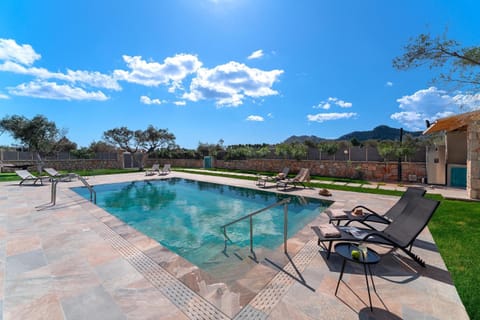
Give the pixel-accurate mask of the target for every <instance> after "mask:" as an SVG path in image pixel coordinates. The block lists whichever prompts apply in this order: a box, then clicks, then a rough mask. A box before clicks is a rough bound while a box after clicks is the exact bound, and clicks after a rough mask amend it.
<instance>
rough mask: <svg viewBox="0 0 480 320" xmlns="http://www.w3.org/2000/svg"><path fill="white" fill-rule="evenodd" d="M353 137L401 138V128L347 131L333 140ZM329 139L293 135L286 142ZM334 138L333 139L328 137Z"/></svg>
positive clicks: (418, 132) (367, 138)
mask: <svg viewBox="0 0 480 320" xmlns="http://www.w3.org/2000/svg"><path fill="white" fill-rule="evenodd" d="M403 134H404V135H405V134H409V135H411V136H413V137H418V136H421V135H422V131H406V130H403ZM353 138H355V139H357V140H358V141H366V140H398V139H399V138H400V129H396V128H391V127H389V126H383V125H382V126H378V127H376V128H374V129H373V130H369V131H354V132H351V133H347V134H345V135H343V136H341V137H338V138H337V139H333V140H352V139H353ZM325 140H327V139H324V138H320V137H317V136H291V137H290V138H288V139H286V140H285V141H284V143H294V142H302V143H303V142H305V141H311V142H313V143H319V142H321V141H325ZM328 140H332V139H328Z"/></svg>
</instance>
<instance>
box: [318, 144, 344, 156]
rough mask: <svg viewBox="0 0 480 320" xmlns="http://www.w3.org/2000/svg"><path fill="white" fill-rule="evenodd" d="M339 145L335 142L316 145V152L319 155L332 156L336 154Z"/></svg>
mask: <svg viewBox="0 0 480 320" xmlns="http://www.w3.org/2000/svg"><path fill="white" fill-rule="evenodd" d="M338 148H339V145H338V143H337V142H335V141H325V142H320V143H319V144H318V150H320V153H326V154H328V155H330V156H331V155H334V154H335V153H337V151H338Z"/></svg>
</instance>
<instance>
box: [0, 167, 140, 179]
mask: <svg viewBox="0 0 480 320" xmlns="http://www.w3.org/2000/svg"><path fill="white" fill-rule="evenodd" d="M59 172H60V173H69V172H73V173H76V174H78V175H81V176H98V175H105V174H117V173H130V172H139V171H138V169H97V170H76V171H65V170H61V171H59ZM31 173H32V174H33V175H36V176H40V175H46V173H45V172H43V173H42V174H39V173H38V172H36V171H31ZM4 181H20V177H19V176H17V174H16V173H15V172H12V173H10V172H7V173H5V172H4V173H0V182H4Z"/></svg>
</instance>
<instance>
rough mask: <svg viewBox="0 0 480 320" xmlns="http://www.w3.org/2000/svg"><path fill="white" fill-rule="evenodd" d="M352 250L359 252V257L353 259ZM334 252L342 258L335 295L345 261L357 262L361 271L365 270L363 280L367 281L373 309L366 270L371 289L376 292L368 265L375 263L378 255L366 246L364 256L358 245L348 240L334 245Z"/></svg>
mask: <svg viewBox="0 0 480 320" xmlns="http://www.w3.org/2000/svg"><path fill="white" fill-rule="evenodd" d="M352 250H357V251H359V252H360V257H359V258H358V259H355V258H353V257H352ZM335 252H337V253H338V254H339V255H340V256H341V257H342V258H343V263H342V271H340V277H339V278H338V282H337V288H336V289H335V296H336V295H337V292H338V286H339V285H340V281H341V280H342V277H343V271H344V270H345V264H346V262H347V261H351V262H355V263H359V264H361V265H363V271H364V272H365V282H366V283H367V291H368V301H369V302H370V310H371V311H373V307H372V298H371V296H370V286H369V284H368V275H367V268H368V272H369V273H370V279H371V281H372V286H373V290H374V291H375V292H377V289H376V288H375V283H374V282H373V275H372V270H371V269H370V265H372V264H376V263H378V262H379V261H380V256H379V255H378V253H376V252H375V251H374V250H372V249H370V248H368V250H367V254H366V255H365V256H364V255H363V254H362V252H361V251H360V250H359V249H358V245H356V244H354V243H350V242H339V243H337V244H336V245H335Z"/></svg>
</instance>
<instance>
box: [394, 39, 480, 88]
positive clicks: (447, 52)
mask: <svg viewBox="0 0 480 320" xmlns="http://www.w3.org/2000/svg"><path fill="white" fill-rule="evenodd" d="M404 50H405V52H404V53H403V55H401V56H398V57H396V58H395V59H394V60H393V67H394V68H396V69H398V70H407V69H410V68H416V67H419V66H422V65H428V66H429V67H430V69H432V68H436V67H446V68H447V70H448V72H446V73H440V75H439V79H440V80H443V81H446V82H456V83H457V84H459V85H461V86H463V87H466V88H467V89H471V90H474V91H476V90H478V89H480V72H479V68H478V67H479V66H480V46H471V47H462V46H461V45H460V43H459V42H457V41H455V40H451V39H448V38H447V36H446V32H445V33H444V34H443V35H442V36H436V37H433V36H431V35H430V34H420V35H418V36H417V37H416V38H412V39H410V42H409V43H408V44H407V45H406V46H405V47H404Z"/></svg>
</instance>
